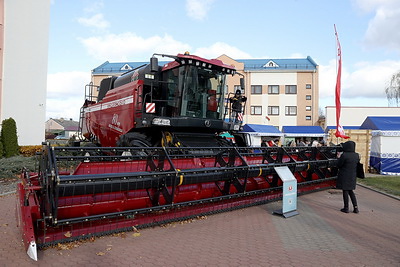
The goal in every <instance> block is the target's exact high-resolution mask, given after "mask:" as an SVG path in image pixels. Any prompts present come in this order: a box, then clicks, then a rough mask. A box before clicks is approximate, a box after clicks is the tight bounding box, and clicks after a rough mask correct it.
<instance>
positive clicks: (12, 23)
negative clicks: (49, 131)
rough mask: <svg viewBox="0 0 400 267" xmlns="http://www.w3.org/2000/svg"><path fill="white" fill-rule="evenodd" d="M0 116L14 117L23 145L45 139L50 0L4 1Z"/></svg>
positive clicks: (1, 10) (1, 5)
mask: <svg viewBox="0 0 400 267" xmlns="http://www.w3.org/2000/svg"><path fill="white" fill-rule="evenodd" d="M0 13H1V18H0V19H1V26H2V27H1V33H0V35H1V39H0V45H1V52H2V56H1V57H0V61H1V62H0V65H1V67H2V73H1V76H2V77H1V78H2V79H1V85H0V119H1V121H3V120H4V119H8V118H13V119H14V120H15V121H16V124H17V134H18V144H19V145H38V144H40V143H41V142H43V141H44V140H45V120H46V87H47V62H48V41H49V21H50V0H40V1H26V0H0Z"/></svg>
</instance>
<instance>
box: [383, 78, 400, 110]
mask: <svg viewBox="0 0 400 267" xmlns="http://www.w3.org/2000/svg"><path fill="white" fill-rule="evenodd" d="M385 93H386V97H387V99H388V102H389V106H390V104H391V103H393V104H394V105H395V106H397V107H398V106H399V104H400V71H399V72H397V73H395V74H393V75H392V78H391V79H390V82H389V85H388V86H387V87H386V88H385Z"/></svg>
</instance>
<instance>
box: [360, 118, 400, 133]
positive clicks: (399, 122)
mask: <svg viewBox="0 0 400 267" xmlns="http://www.w3.org/2000/svg"><path fill="white" fill-rule="evenodd" d="M360 129H368V130H381V131H399V130H400V117H383V116H382V117H380V116H369V117H367V118H366V119H365V121H364V122H363V124H361V126H360Z"/></svg>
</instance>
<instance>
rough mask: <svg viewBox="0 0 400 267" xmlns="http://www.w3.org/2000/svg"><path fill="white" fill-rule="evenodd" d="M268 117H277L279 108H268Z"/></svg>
mask: <svg viewBox="0 0 400 267" xmlns="http://www.w3.org/2000/svg"><path fill="white" fill-rule="evenodd" d="M268 115H279V106H268Z"/></svg>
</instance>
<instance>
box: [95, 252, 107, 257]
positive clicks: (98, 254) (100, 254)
mask: <svg viewBox="0 0 400 267" xmlns="http://www.w3.org/2000/svg"><path fill="white" fill-rule="evenodd" d="M96 255H97V256H104V255H106V253H104V252H97V253H96Z"/></svg>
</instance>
